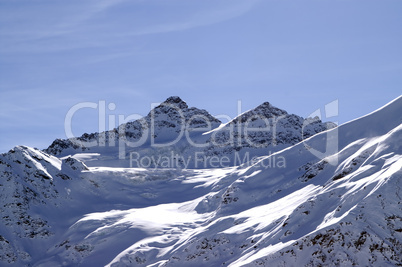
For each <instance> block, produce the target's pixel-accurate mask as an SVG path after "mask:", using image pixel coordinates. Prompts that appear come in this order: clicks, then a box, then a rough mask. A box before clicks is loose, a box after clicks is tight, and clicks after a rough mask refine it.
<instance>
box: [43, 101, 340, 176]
mask: <svg viewBox="0 0 402 267" xmlns="http://www.w3.org/2000/svg"><path fill="white" fill-rule="evenodd" d="M335 126H336V125H335V124H334V123H331V122H328V123H323V122H321V120H320V119H318V118H308V119H304V118H302V117H300V116H297V115H294V114H288V113H287V112H286V111H284V110H282V109H279V108H276V107H274V106H272V105H271V104H270V103H268V102H265V103H263V104H261V105H260V106H258V107H256V108H255V109H253V110H249V111H247V112H245V113H243V114H241V115H239V116H238V117H236V118H234V119H232V120H231V121H229V122H228V123H226V124H222V123H221V121H219V120H218V119H216V118H215V117H213V116H212V115H211V114H209V113H208V112H207V111H205V110H202V109H197V108H194V107H192V108H189V107H188V105H187V104H186V103H185V102H184V101H183V100H182V99H180V98H179V97H177V96H174V97H169V98H168V99H167V100H166V101H164V102H163V103H161V104H160V105H159V106H157V107H155V108H154V109H152V110H151V111H150V112H149V114H148V115H147V116H145V117H143V118H141V119H138V120H135V121H131V122H128V123H125V124H122V125H120V126H119V127H118V128H115V129H113V130H111V131H106V132H102V133H92V134H84V135H82V136H81V137H78V138H71V139H64V140H62V139H56V140H55V141H54V142H53V143H52V144H51V145H50V146H49V147H48V148H47V149H46V150H45V152H46V153H48V154H51V155H55V156H58V157H63V156H67V155H74V154H76V153H81V152H86V153H87V156H88V157H85V158H82V157H81V159H83V160H84V161H86V163H87V164H88V165H89V166H110V167H117V166H119V167H129V166H131V165H130V162H129V157H130V153H131V152H135V153H137V155H140V157H149V156H154V157H158V158H160V157H161V156H165V157H171V153H172V152H174V154H175V155H176V154H177V155H179V157H180V160H179V161H178V164H176V165H177V166H176V165H175V166H169V167H180V168H189V167H190V168H200V167H203V168H207V167H213V164H211V163H210V162H209V161H210V158H211V157H214V156H220V157H221V156H227V157H228V163H227V164H226V166H225V167H228V166H236V165H239V164H240V163H244V162H243V161H242V162H239V160H238V159H243V158H244V157H245V156H247V157H248V158H250V157H251V158H252V157H256V156H262V155H266V154H267V153H268V152H270V153H273V152H275V151H279V150H282V149H284V148H286V147H288V146H290V145H294V144H296V143H298V142H300V141H302V140H303V139H305V138H308V137H310V136H312V135H314V134H316V133H318V132H321V131H324V130H327V129H330V128H334V127H335ZM89 144H91V145H89ZM93 144H95V145H93ZM89 155H91V156H90V157H89ZM250 155H251V156H250ZM236 159H237V160H236ZM161 165H162V166H161ZM136 167H143V166H136ZM146 167H163V164H161V162H157V161H155V162H152V163H151V164H150V166H146Z"/></svg>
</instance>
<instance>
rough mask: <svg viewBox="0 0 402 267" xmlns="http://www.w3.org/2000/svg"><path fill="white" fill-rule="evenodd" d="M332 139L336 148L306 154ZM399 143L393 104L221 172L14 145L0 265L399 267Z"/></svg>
mask: <svg viewBox="0 0 402 267" xmlns="http://www.w3.org/2000/svg"><path fill="white" fill-rule="evenodd" d="M334 132H335V133H337V136H338V150H337V151H336V152H333V153H332V154H331V153H330V154H327V155H326V157H325V158H317V157H316V156H315V155H314V154H312V153H311V149H312V148H315V149H317V150H319V149H321V148H325V147H326V143H327V142H333V141H334V140H332V139H331V138H333V136H334V135H333V134H332V133H334ZM401 144H402V97H399V98H398V99H395V100H394V101H393V102H391V103H389V104H388V105H386V106H384V107H382V108H381V109H379V110H377V111H375V112H373V113H371V114H369V115H367V116H364V117H362V118H359V119H356V120H354V121H351V122H349V123H346V124H344V125H341V126H339V127H337V128H334V129H330V130H328V131H324V132H321V133H318V134H316V135H314V136H312V137H310V138H309V139H307V140H306V141H305V142H301V143H296V144H294V145H292V146H289V147H287V148H285V149H283V150H281V151H277V152H276V153H274V154H272V155H269V156H262V157H260V158H258V160H255V161H253V162H252V163H248V164H244V165H242V166H233V167H228V168H214V169H180V168H177V169H163V168H158V169H153V168H150V169H143V168H118V167H102V166H93V167H88V166H87V165H86V164H85V163H88V162H90V161H88V159H90V158H92V157H95V158H98V157H99V155H95V156H94V155H92V154H82V155H81V156H79V155H78V156H75V157H74V158H72V157H68V156H66V155H64V156H65V157H62V158H58V157H55V156H51V155H49V154H47V153H45V152H42V151H38V150H35V149H32V148H28V147H24V146H20V147H16V148H14V149H13V150H11V151H10V152H8V153H5V154H2V155H0V174H1V176H0V190H1V191H0V192H1V193H0V194H1V197H2V201H3V205H2V206H1V209H0V213H1V216H2V218H3V220H2V221H1V227H0V264H1V265H7V266H13V265H14V266H20V265H23V264H30V265H32V266H75V265H81V266H103V265H106V266H190V265H191V266H320V265H342V266H345V265H346V266H350V265H363V266H371V265H375V266H398V265H399V266H400V265H402V258H401V255H402V192H401V182H402V147H401ZM100 154H101V153H100ZM80 157H81V158H80ZM80 159H82V160H85V163H83V161H81V160H80ZM279 160H281V162H284V163H285V166H283V165H277V164H275V161H276V162H278V161H279Z"/></svg>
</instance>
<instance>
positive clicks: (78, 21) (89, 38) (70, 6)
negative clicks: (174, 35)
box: [0, 0, 261, 54]
mask: <svg viewBox="0 0 402 267" xmlns="http://www.w3.org/2000/svg"><path fill="white" fill-rule="evenodd" d="M260 1H261V0H247V1H236V0H235V1H202V2H191V3H190V4H188V2H182V1H169V2H164V1H152V0H150V1H143V0H139V1H128V0H102V1H69V2H66V4H63V5H60V4H57V5H56V4H54V2H49V1H39V2H46V3H48V6H47V7H46V10H45V9H41V8H40V5H35V6H32V8H24V9H20V8H19V7H17V6H15V5H11V4H9V5H7V6H5V7H4V8H3V9H2V10H0V25H7V26H8V27H5V26H3V27H0V51H1V52H0V53H3V54H4V53H14V52H29V53H41V52H57V51H64V50H72V49H80V48H89V47H108V46H112V45H119V44H124V43H126V42H130V41H132V38H138V37H140V36H146V35H150V34H158V33H169V32H177V31H184V30H189V29H193V28H197V27H202V26H210V25H213V24H216V23H220V22H223V21H227V20H230V19H233V18H236V17H238V16H241V15H243V14H245V13H247V12H248V11H249V10H251V9H252V8H253V7H254V6H255V5H256V4H257V3H258V2H260ZM26 4H27V3H26ZM27 5H28V4H27ZM161 6H162V7H161ZM143 9H146V10H147V13H144V12H141V10H143ZM12 13H15V14H16V15H15V16H10V15H9V14H12ZM166 14H170V15H167V16H166ZM10 25H11V27H10Z"/></svg>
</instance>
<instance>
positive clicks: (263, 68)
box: [0, 0, 402, 152]
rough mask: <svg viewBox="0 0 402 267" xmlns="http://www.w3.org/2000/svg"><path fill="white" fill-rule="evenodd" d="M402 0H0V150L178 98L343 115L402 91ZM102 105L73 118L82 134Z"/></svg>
mask: <svg viewBox="0 0 402 267" xmlns="http://www.w3.org/2000/svg"><path fill="white" fill-rule="evenodd" d="M401 14H402V1H400V0H386V1H378V0H376V1H371V0H353V1H346V0H343V1H336V0H331V1H329V0H321V1H318V0H314V1H311V0H304V1H291V0H289V1H279V0H272V1H271V0H241V1H240V0H230V1H229V0H226V1H218V0H202V1H201V0H198V1H195V0H180V1H178V0H160V1H155V0H138V1H135V0H79V1H78V0H69V1H61V0H47V1H44V0H29V1H27V0H20V1H3V0H0V123H1V126H0V152H5V151H7V150H9V149H11V148H12V147H14V146H15V145H19V144H24V145H28V146H33V147H38V148H45V147H47V146H48V145H49V144H50V143H51V142H52V140H54V139H55V138H65V133H64V118H65V116H66V113H67V111H68V110H69V109H70V108H71V107H72V106H74V105H75V104H77V103H80V102H83V101H89V102H95V103H97V102H98V101H99V100H105V101H106V103H110V102H113V103H115V104H116V109H115V110H114V111H108V115H117V114H123V115H125V116H128V115H130V114H133V113H136V114H142V115H146V114H147V113H148V111H149V109H150V105H151V103H152V102H162V101H164V100H165V99H166V98H167V97H168V96H171V95H178V96H180V97H182V98H183V99H184V100H185V101H186V102H187V103H188V104H189V105H190V106H196V107H199V108H204V109H206V110H208V111H209V112H211V113H212V114H213V115H217V114H227V115H229V116H231V117H234V116H235V115H236V114H237V101H238V100H241V101H242V110H243V111H244V110H247V109H250V108H253V107H255V106H257V105H259V104H261V103H262V102H264V101H269V102H271V103H272V104H273V105H275V106H277V107H280V108H283V109H285V110H287V111H288V112H291V113H296V114H298V115H301V116H307V115H308V114H310V113H311V112H313V111H315V110H316V109H318V108H322V107H323V106H324V105H325V104H327V103H329V102H331V101H333V100H336V99H338V101H339V116H338V118H336V120H338V121H339V122H341V123H343V122H346V121H348V120H351V119H354V118H356V117H359V116H362V115H364V114H366V113H369V112H371V111H373V110H375V109H377V108H379V107H380V106H382V105H384V104H386V103H387V102H389V101H391V100H392V99H394V98H396V97H397V96H399V95H400V94H401V91H402V90H401V85H402V53H401V47H402V34H401V29H402V16H401ZM97 121H98V117H97V112H96V111H95V110H90V109H88V110H82V111H80V112H79V113H77V114H76V115H75V116H74V120H73V123H74V124H73V132H74V133H75V134H76V135H79V134H82V133H84V132H95V131H97V128H98V126H97Z"/></svg>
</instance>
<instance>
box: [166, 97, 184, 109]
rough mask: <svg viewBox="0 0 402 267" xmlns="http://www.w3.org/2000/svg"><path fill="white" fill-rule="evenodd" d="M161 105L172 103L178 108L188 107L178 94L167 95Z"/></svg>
mask: <svg viewBox="0 0 402 267" xmlns="http://www.w3.org/2000/svg"><path fill="white" fill-rule="evenodd" d="M162 104H163V105H174V106H177V107H179V108H188V105H187V103H186V102H184V101H183V100H182V99H181V98H180V97H178V96H171V97H168V98H167V99H166V100H165V101H164V102H163V103H162Z"/></svg>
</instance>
